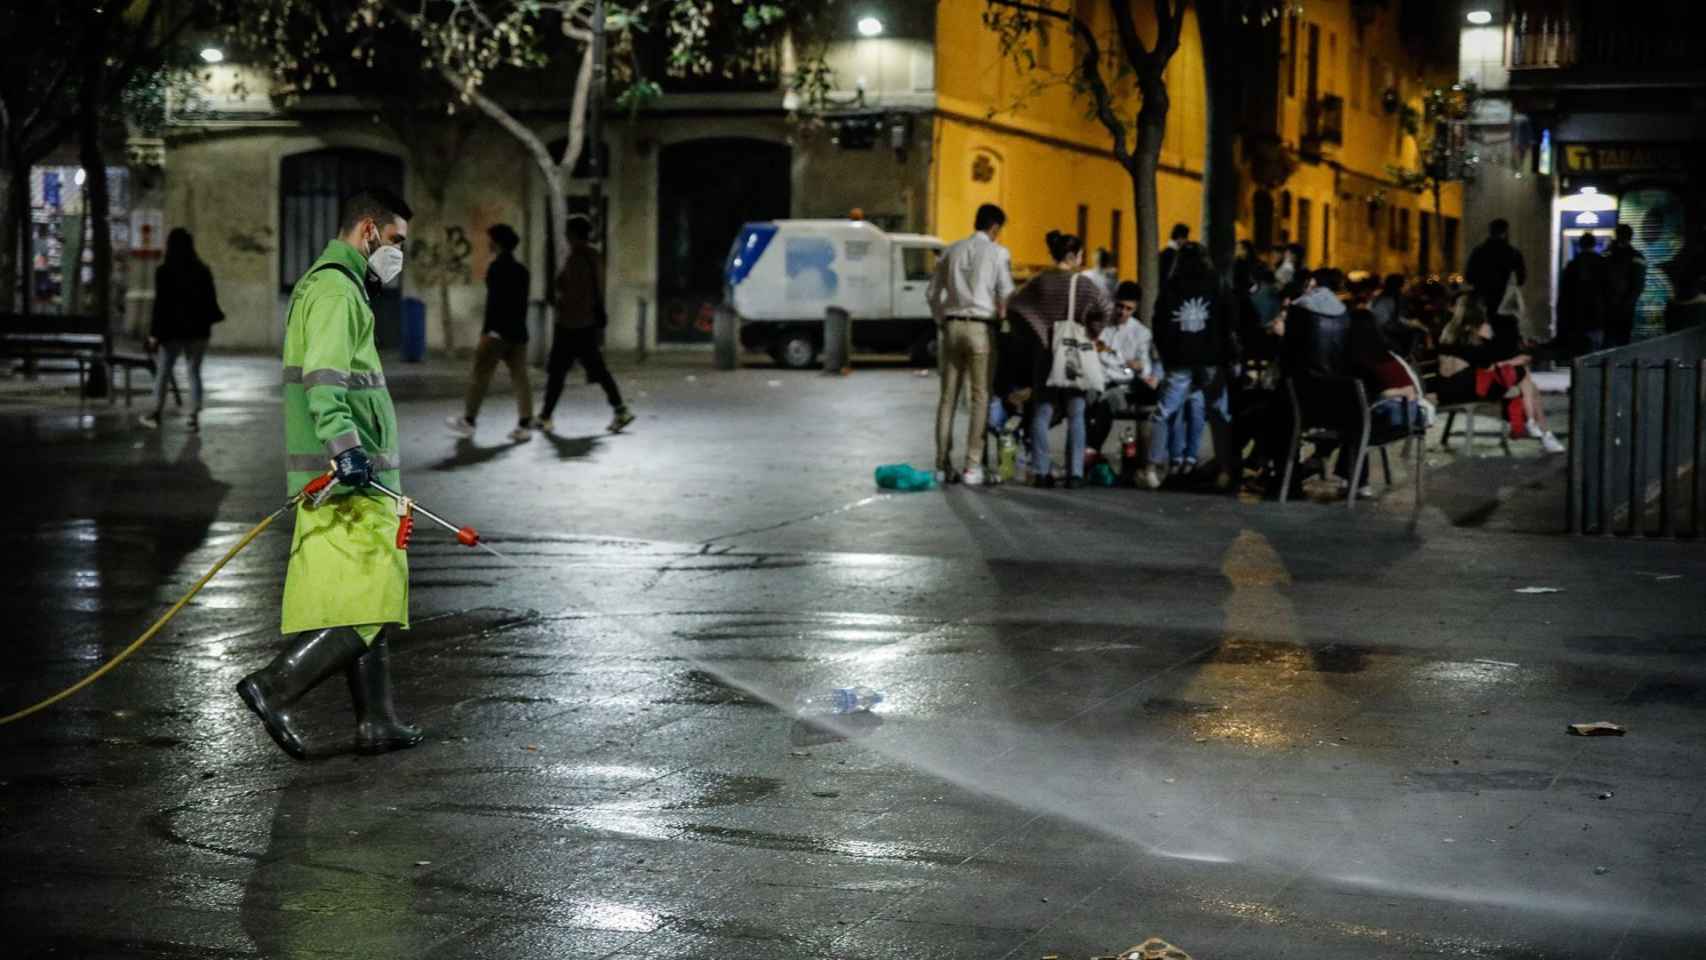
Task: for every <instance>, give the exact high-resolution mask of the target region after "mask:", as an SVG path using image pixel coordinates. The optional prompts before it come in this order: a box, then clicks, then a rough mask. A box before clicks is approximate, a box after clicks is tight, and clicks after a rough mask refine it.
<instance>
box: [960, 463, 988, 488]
mask: <svg viewBox="0 0 1706 960" xmlns="http://www.w3.org/2000/svg"><path fill="white" fill-rule="evenodd" d="M960 482H961V483H963V484H965V485H966V486H968V487H981V486H983V468H982V467H979V466H970V467H967V468H966V472H965V473H962V474H960Z"/></svg>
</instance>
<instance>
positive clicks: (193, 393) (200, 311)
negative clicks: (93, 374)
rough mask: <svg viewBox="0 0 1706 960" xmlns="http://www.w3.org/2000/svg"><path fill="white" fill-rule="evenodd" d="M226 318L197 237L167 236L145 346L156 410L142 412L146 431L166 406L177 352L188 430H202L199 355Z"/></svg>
mask: <svg viewBox="0 0 1706 960" xmlns="http://www.w3.org/2000/svg"><path fill="white" fill-rule="evenodd" d="M224 319H225V312H224V311H223V310H220V309H219V295H218V294H217V292H215V290H214V288H213V271H211V270H209V269H207V264H205V263H203V262H202V261H201V258H200V257H198V256H196V252H195V238H193V237H191V236H190V232H189V231H188V230H185V229H184V228H183V227H176V228H174V229H173V230H172V232H171V233H168V234H167V235H166V258H165V259H164V260H162V261H161V263H160V266H159V268H158V269H156V270H155V271H154V309H153V311H152V313H151V314H150V315H149V320H148V344H147V346H148V350H149V352H150V353H154V354H155V356H156V364H157V365H156V366H155V368H154V410H153V412H152V413H145V414H143V415H142V416H141V418H140V422H141V423H142V425H143V426H144V427H147V428H148V429H150V430H156V429H159V427H160V416H161V414H162V413H164V412H165V409H166V381H168V380H170V379H171V377H172V369H173V368H174V367H176V366H177V363H178V357H180V356H182V357H183V358H184V366H185V367H186V368H187V369H188V371H189V377H190V419H189V428H190V432H192V433H194V432H196V431H198V430H200V429H201V397H202V390H201V359H202V357H203V356H205V355H206V353H207V341H208V340H209V339H211V338H212V336H213V325H214V324H216V323H218V322H219V321H221V320H224Z"/></svg>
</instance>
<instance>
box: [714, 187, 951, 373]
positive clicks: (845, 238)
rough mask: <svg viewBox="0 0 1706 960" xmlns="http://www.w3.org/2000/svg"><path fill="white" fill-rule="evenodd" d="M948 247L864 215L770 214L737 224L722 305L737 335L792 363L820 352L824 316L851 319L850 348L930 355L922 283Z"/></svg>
mask: <svg viewBox="0 0 1706 960" xmlns="http://www.w3.org/2000/svg"><path fill="white" fill-rule="evenodd" d="M943 246H945V244H943V243H942V241H941V240H939V239H937V238H935V237H927V236H923V235H921V234H915V233H884V232H883V231H882V230H880V229H878V228H877V227H876V225H874V224H871V223H868V222H866V221H863V220H771V221H765V222H760V223H749V224H746V225H745V226H743V227H741V230H740V234H739V235H738V236H737V237H735V242H734V247H733V248H732V249H731V250H730V251H729V258H728V261H727V263H725V264H724V268H723V277H724V281H725V283H726V289H725V291H724V297H723V303H724V304H725V305H726V306H727V308H728V309H730V310H732V311H734V314H735V316H736V317H738V318H739V322H740V342H741V345H742V346H744V347H746V348H747V349H749V350H764V351H766V352H767V353H769V354H770V355H771V356H772V357H774V358H775V359H776V362H777V363H779V364H781V365H783V366H786V367H792V368H795V369H800V368H804V367H809V366H811V365H812V364H813V363H814V362H816V360H817V356H818V353H819V351H821V350H822V349H823V315H824V311H825V310H827V309H828V308H830V307H840V308H842V309H843V310H846V311H847V312H848V313H849V314H850V315H851V316H852V318H853V347H854V349H856V350H861V351H867V352H873V353H908V354H910V355H911V356H912V358H913V360H914V361H916V362H933V361H934V360H935V356H936V324H935V320H934V319H933V318H932V317H931V314H930V307H929V304H927V303H926V302H925V300H924V290H925V288H926V287H927V286H928V285H929V283H930V276H931V274H932V273H933V272H934V271H935V269H936V258H937V257H938V256H940V254H941V251H942V247H943Z"/></svg>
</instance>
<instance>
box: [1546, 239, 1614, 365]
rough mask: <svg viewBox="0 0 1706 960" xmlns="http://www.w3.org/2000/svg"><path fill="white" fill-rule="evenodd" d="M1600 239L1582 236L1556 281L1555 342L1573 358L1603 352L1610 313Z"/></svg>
mask: <svg viewBox="0 0 1706 960" xmlns="http://www.w3.org/2000/svg"><path fill="white" fill-rule="evenodd" d="M1598 248H1599V238H1598V237H1596V236H1594V235H1593V234H1591V233H1587V234H1583V235H1582V237H1581V239H1580V240H1579V241H1577V243H1576V255H1575V257H1574V258H1572V259H1571V260H1570V262H1569V263H1568V264H1565V266H1564V272H1563V273H1562V274H1561V275H1560V276H1559V277H1558V338H1559V339H1560V340H1563V341H1564V343H1565V344H1566V345H1567V348H1568V350H1569V351H1570V354H1571V355H1572V356H1580V355H1582V354H1584V353H1593V352H1594V351H1596V350H1603V349H1605V347H1606V342H1605V322H1606V316H1607V314H1608V313H1609V311H1610V301H1609V300H1608V299H1607V297H1606V263H1605V258H1604V257H1603V256H1601V255H1600V254H1599V249H1598Z"/></svg>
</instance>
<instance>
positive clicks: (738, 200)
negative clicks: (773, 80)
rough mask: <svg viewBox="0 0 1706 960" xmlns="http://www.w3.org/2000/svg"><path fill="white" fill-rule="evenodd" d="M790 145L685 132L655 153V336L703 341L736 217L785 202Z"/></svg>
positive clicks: (777, 209)
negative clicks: (699, 137) (688, 135)
mask: <svg viewBox="0 0 1706 960" xmlns="http://www.w3.org/2000/svg"><path fill="white" fill-rule="evenodd" d="M791 166H792V151H791V150H790V149H789V148H788V146H787V145H786V144H781V143H772V142H770V141H766V140H752V139H745V138H728V139H711V140H689V141H686V142H683V143H674V144H670V145H669V146H666V147H664V148H663V149H662V151H660V154H659V156H658V215H657V230H658V246H657V250H658V262H657V282H658V290H657V300H658V327H657V338H658V341H659V342H660V343H709V342H710V341H711V317H712V315H713V314H714V313H715V311H716V307H717V305H718V304H720V303H721V302H722V298H723V262H724V261H725V260H726V259H728V253H729V245H730V244H732V243H734V239H735V236H736V234H738V233H739V232H740V227H741V224H743V223H747V222H749V221H753V220H775V219H779V218H785V217H787V216H788V214H789V211H790V210H791V209H792V199H793V198H792V190H791V188H790V184H789V177H790V168H791Z"/></svg>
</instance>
